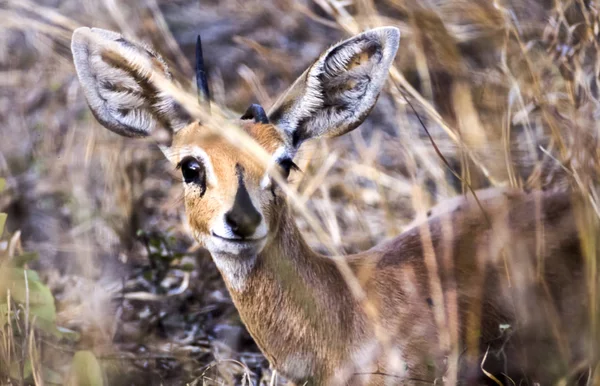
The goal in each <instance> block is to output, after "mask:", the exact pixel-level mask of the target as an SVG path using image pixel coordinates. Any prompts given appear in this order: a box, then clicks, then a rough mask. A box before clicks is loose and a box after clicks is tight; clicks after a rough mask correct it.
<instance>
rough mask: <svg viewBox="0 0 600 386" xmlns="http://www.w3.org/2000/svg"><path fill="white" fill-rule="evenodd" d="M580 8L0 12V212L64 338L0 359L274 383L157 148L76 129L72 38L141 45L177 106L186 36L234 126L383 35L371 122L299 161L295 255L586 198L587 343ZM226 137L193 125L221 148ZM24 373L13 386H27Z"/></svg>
mask: <svg viewBox="0 0 600 386" xmlns="http://www.w3.org/2000/svg"><path fill="white" fill-rule="evenodd" d="M586 4H587V2H585V1H583V0H581V1H580V0H573V1H562V2H557V4H549V2H546V1H494V2H491V1H487V0H477V1H472V0H471V1H468V0H436V1H430V2H427V3H424V2H423V3H422V2H418V1H401V0H385V1H382V2H378V3H377V5H376V4H375V3H374V2H373V1H371V0H355V1H354V2H341V1H337V0H314V2H303V1H298V2H296V1H291V0H280V1H273V2H259V1H237V0H222V1H211V2H202V5H201V6H198V3H197V2H193V1H185V0H180V1H162V0H139V1H136V2H127V3H126V2H116V1H114V0H104V1H102V2H92V1H74V0H56V1H40V2H38V3H30V2H28V1H17V0H15V1H4V2H2V1H0V31H1V33H0V37H1V40H2V42H3V44H1V45H0V122H2V123H1V126H0V130H1V134H2V135H1V136H0V138H1V139H0V177H5V178H6V179H7V183H8V190H7V191H6V192H5V193H3V194H2V195H0V211H3V212H7V213H8V215H9V217H8V230H9V231H10V232H11V234H15V232H17V231H18V230H20V232H21V235H22V236H21V238H22V240H23V244H24V248H25V250H30V251H36V252H38V253H39V256H40V257H39V259H38V261H36V262H35V263H32V266H33V267H34V268H35V269H37V270H38V272H40V275H41V276H42V279H43V281H44V282H45V283H47V285H48V286H49V287H50V289H51V290H52V293H53V294H54V296H55V300H56V305H57V321H56V323H57V325H59V326H62V327H66V328H70V329H72V330H75V331H77V332H79V334H80V339H79V340H78V341H77V342H65V341H64V340H63V341H61V340H57V339H53V338H51V337H45V336H43V335H42V336H40V335H39V334H38V333H37V332H35V335H34V331H35V330H34V329H32V330H31V334H25V336H27V338H29V341H31V343H28V342H27V341H25V342H23V341H18V340H17V339H13V338H12V335H11V334H12V332H11V331H8V333H7V334H4V335H2V336H1V337H0V338H1V339H0V358H7V356H11V355H12V357H14V355H13V354H14V352H15V347H16V345H18V346H19V347H21V346H22V347H25V348H26V349H25V350H23V349H22V347H21V348H20V349H19V350H20V352H21V353H22V352H27V353H29V354H28V355H31V357H32V358H34V359H35V360H33V361H32V362H33V363H35V364H39V365H40V366H42V365H43V367H45V368H48V369H52V370H53V371H55V372H57V373H59V374H62V376H63V377H65V378H64V379H66V377H67V376H68V374H69V371H70V370H69V369H70V366H71V363H72V362H71V360H72V355H73V353H74V352H75V351H77V350H91V351H92V352H93V353H94V354H95V356H96V357H97V358H98V359H99V360H100V363H101V364H102V366H103V369H104V372H105V374H106V377H107V379H106V381H107V382H108V383H109V384H121V383H122V384H128V383H134V381H135V383H140V384H141V383H142V380H146V381H148V382H152V383H157V384H158V383H165V384H172V383H186V382H188V383H191V384H219V383H220V382H224V383H226V384H231V383H243V382H247V380H248V378H251V379H252V380H253V382H256V381H257V380H259V379H262V382H263V383H264V384H272V383H275V379H274V378H273V376H272V373H271V371H270V370H269V369H268V364H267V363H266V361H265V360H264V358H263V357H262V356H261V355H260V353H259V352H258V350H257V348H256V347H255V345H254V344H253V343H252V342H251V339H250V338H249V336H248V334H247V332H245V330H244V328H243V326H242V325H241V323H240V321H239V318H238V316H237V313H236V312H235V309H234V308H233V305H232V304H231V301H230V300H229V298H228V295H227V293H226V290H225V289H224V286H223V284H222V282H221V279H220V278H219V276H218V274H217V272H216V270H215V268H214V267H213V265H212V264H211V261H210V258H209V256H208V255H207V253H206V252H205V251H203V250H201V249H199V248H197V247H196V246H195V245H194V242H193V240H191V238H190V237H189V235H188V234H187V232H186V229H185V225H183V224H184V221H182V219H183V207H182V199H181V190H180V186H179V184H178V183H177V180H176V178H174V174H173V173H172V168H171V166H170V165H169V164H168V163H167V162H166V161H164V160H163V159H162V154H160V152H159V151H158V150H157V149H155V148H154V146H153V145H152V144H151V143H144V142H142V143H140V142H139V141H132V140H127V139H123V138H120V137H118V136H116V135H114V134H112V133H109V132H108V131H106V130H104V129H102V128H101V127H100V126H99V125H98V124H97V123H96V122H95V120H94V119H93V117H92V116H91V114H90V112H89V110H88V108H87V106H86V104H85V101H84V99H83V95H82V93H81V90H80V89H79V85H78V82H77V79H76V76H75V72H74V68H73V65H72V61H71V57H70V50H69V45H70V36H71V31H72V30H73V29H74V28H75V27H77V26H79V25H90V26H97V27H103V28H107V29H112V30H118V31H121V32H123V33H124V34H125V35H127V36H130V37H132V38H138V39H139V40H144V41H147V42H148V43H150V44H151V45H153V46H154V47H155V48H156V50H157V51H158V52H161V53H162V54H163V56H164V57H165V58H166V59H167V60H168V61H169V62H170V63H171V67H172V68H173V69H174V72H175V74H176V77H177V78H178V79H180V80H181V81H182V83H183V85H184V88H187V89H189V90H191V89H192V87H191V85H192V80H193V79H192V69H191V66H190V62H189V58H192V53H193V44H194V43H195V37H196V34H197V33H201V34H202V36H203V43H204V50H205V56H206V60H207V62H208V63H207V65H208V68H209V71H210V76H211V79H210V82H211V87H212V89H213V95H214V99H215V104H216V105H220V106H227V107H229V108H231V110H233V111H243V110H244V109H245V107H246V106H248V104H249V103H252V102H256V101H258V102H260V103H262V104H263V105H264V106H265V107H267V106H268V105H269V104H270V103H271V102H272V101H274V100H275V99H276V97H277V95H278V94H279V93H280V92H282V91H283V90H284V89H285V88H286V87H287V86H288V85H289V84H291V82H292V81H293V80H294V79H295V77H296V76H298V75H299V74H300V73H301V72H302V71H303V70H304V69H305V68H306V67H307V66H308V65H309V64H310V63H311V62H312V60H314V58H316V56H317V55H318V54H319V53H320V52H321V51H322V50H323V49H325V48H326V47H327V46H328V45H330V44H331V43H333V42H334V41H335V40H336V39H340V38H342V37H344V36H347V35H348V34H352V33H356V32H358V31H360V30H363V29H366V28H368V27H374V26H378V25H394V26H397V27H399V28H400V29H401V31H402V33H403V36H402V39H401V46H400V50H399V53H398V56H397V60H396V66H395V67H394V68H393V70H392V72H391V81H390V82H389V86H388V88H387V90H386V92H385V93H384V95H382V96H381V98H380V101H379V103H378V105H377V107H376V108H375V109H374V111H373V113H372V114H371V116H370V118H369V119H368V120H367V121H366V122H365V124H363V125H362V126H361V129H360V130H358V131H356V132H353V133H352V134H351V135H348V136H345V137H341V138H338V139H335V140H331V141H321V142H318V143H313V144H311V145H310V146H308V147H307V148H306V149H304V151H303V153H302V154H301V155H300V156H299V157H298V160H297V163H298V164H299V166H300V168H301V169H302V170H303V173H301V174H297V175H296V176H295V177H294V178H293V180H292V183H291V185H290V188H291V189H290V194H291V195H292V201H293V202H294V203H295V205H296V209H297V212H298V224H299V226H300V228H301V229H302V231H303V233H304V234H305V236H306V238H307V240H308V241H309V243H310V244H311V246H313V247H314V248H316V249H317V250H320V251H323V252H332V251H334V252H335V251H342V252H348V253H350V252H356V251H360V250H364V249H366V248H368V247H370V246H372V245H374V244H375V243H377V242H379V241H381V240H383V239H385V238H387V237H390V236H393V235H396V234H398V233H399V232H400V231H402V229H404V228H405V227H406V226H407V225H408V224H409V223H410V221H411V220H412V219H413V218H414V217H415V215H416V216H420V215H421V216H422V215H424V213H426V211H427V210H428V209H429V208H430V207H431V206H432V205H433V204H435V203H436V202H439V201H440V200H443V199H444V198H447V197H450V196H453V195H456V194H457V193H458V192H461V191H464V192H468V191H469V190H470V189H476V188H481V187H485V186H489V185H497V186H503V185H512V186H517V187H522V188H524V189H539V188H544V189H563V188H564V187H565V186H571V187H575V188H576V189H578V190H579V191H580V192H581V194H583V195H584V196H585V197H587V201H586V203H587V204H586V205H587V206H586V208H582V211H583V213H585V214H586V216H583V217H582V220H581V221H582V222H583V227H582V228H583V229H585V230H587V231H586V232H583V235H584V237H583V245H584V246H585V250H586V251H587V252H586V257H587V258H588V261H589V269H588V272H589V277H588V281H589V285H590V293H591V294H593V295H594V296H592V304H591V305H590V318H592V321H593V324H594V325H597V323H596V319H595V318H597V314H598V312H597V311H598V304H597V303H598V299H597V297H596V296H595V294H596V292H597V291H596V288H597V283H598V270H597V263H596V262H597V258H598V250H599V247H598V244H597V241H596V240H597V236H598V232H597V230H598V218H599V217H600V209H599V208H600V203H599V201H598V200H599V198H598V192H599V190H598V188H599V183H598V173H599V172H600V160H599V158H600V146H599V144H598V137H599V135H600V131H599V129H598V125H597V123H596V121H597V116H598V112H599V109H598V107H599V105H598V102H599V95H598V90H599V89H600V88H599V87H598V81H599V79H598V71H599V70H598V68H600V62H598V57H599V56H598V55H599V54H600V52H599V51H598V40H597V32H596V31H597V28H598V22H599V18H598V13H597V11H596V8H595V7H594V6H589V5H586ZM181 97H182V98H184V99H185V98H186V97H187V98H189V96H186V94H182V96H181ZM197 114H199V115H202V114H204V113H203V112H202V111H197ZM228 114H229V113H228V111H223V116H227V115H228ZM205 118H206V117H205ZM221 118H222V117H221V116H220V115H219V114H213V117H212V118H210V119H212V121H211V120H210V119H208V121H209V123H210V124H211V125H212V126H213V127H216V128H222V127H223V126H222V125H224V124H226V123H225V122H224V121H222V120H221ZM204 121H207V119H205V120H204ZM232 130H234V128H232ZM231 132H233V131H229V133H231ZM232 138H234V137H233V136H232ZM244 145H245V143H241V146H244ZM438 152H439V153H441V154H443V157H440V155H439V154H438ZM455 174H456V175H455ZM138 230H142V231H143V232H142V233H141V234H140V233H139V232H138ZM7 246H8V244H7ZM165 257H168V258H169V260H168V264H166V265H165V264H164V259H165ZM188 267H191V268H192V269H191V270H190V269H188ZM341 268H342V269H343V267H341ZM434 276H435V275H432V277H434ZM432 280H433V282H432V283H431V285H432V288H435V286H436V283H435V277H434V278H433V279H432ZM434 300H435V299H434ZM435 303H436V304H442V302H441V301H440V302H438V301H437V300H435ZM450 318H452V316H450ZM447 322H448V323H446V321H441V322H440V323H441V325H443V326H446V325H447V326H450V328H448V329H447V331H445V334H444V335H445V336H446V344H451V343H452V342H454V341H455V340H456V339H457V338H456V336H455V334H454V332H453V328H452V326H453V325H454V324H453V321H452V320H449V321H447ZM8 326H11V325H10V324H9V325H8ZM22 326H23V327H25V328H26V329H29V328H30V327H31V323H30V321H27V322H26V323H24V324H22ZM20 355H21V354H20ZM584 367H592V366H591V363H587V364H584ZM40 368H41V367H40ZM0 369H2V367H1V366H0ZM34 374H37V375H36V378H37V380H34V379H33V378H32V379H29V380H28V382H31V383H34V381H35V382H36V383H40V382H41V381H40V379H42V378H43V374H42V373H41V372H37V373H36V372H35V371H34ZM454 376H455V374H454ZM594 376H596V377H597V376H598V375H594ZM40 377H41V378H40ZM452 380H453V374H452V373H449V374H448V378H447V379H446V381H447V382H448V383H449V384H452V383H453V382H452ZM0 382H2V383H4V382H9V380H8V378H7V377H6V375H4V376H3V378H2V381H0ZM11 382H13V383H15V382H16V383H19V380H18V379H13V380H12V381H11ZM46 383H48V381H46Z"/></svg>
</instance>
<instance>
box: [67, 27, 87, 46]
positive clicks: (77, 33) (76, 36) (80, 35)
mask: <svg viewBox="0 0 600 386" xmlns="http://www.w3.org/2000/svg"><path fill="white" fill-rule="evenodd" d="M90 32H91V30H90V29H89V28H88V27H79V28H76V29H75V30H74V31H73V35H72V36H71V47H74V46H75V45H77V44H81V43H83V42H84V41H85V37H86V36H87V35H89V34H90Z"/></svg>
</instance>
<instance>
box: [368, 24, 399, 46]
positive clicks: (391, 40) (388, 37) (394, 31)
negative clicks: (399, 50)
mask: <svg viewBox="0 0 600 386" xmlns="http://www.w3.org/2000/svg"><path fill="white" fill-rule="evenodd" d="M371 32H374V33H376V34H377V35H379V36H381V37H383V39H384V40H385V42H386V43H387V44H388V45H390V46H396V47H397V46H398V45H399V44H400V35H401V33H400V29H399V28H397V27H392V26H385V27H379V28H375V29H372V30H371Z"/></svg>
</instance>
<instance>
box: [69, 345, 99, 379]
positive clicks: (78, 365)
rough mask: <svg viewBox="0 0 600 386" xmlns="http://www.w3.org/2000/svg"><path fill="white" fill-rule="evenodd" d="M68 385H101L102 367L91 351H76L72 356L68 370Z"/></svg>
mask: <svg viewBox="0 0 600 386" xmlns="http://www.w3.org/2000/svg"><path fill="white" fill-rule="evenodd" d="M68 384H69V385H80V386H102V385H104V377H103V375H102V368H101V367H100V364H99V363H98V360H97V359H96V356H95V355H94V354H93V353H92V352H91V351H78V352H76V353H75V356H74V357H73V363H72V365H71V371H70V372H69V382H68Z"/></svg>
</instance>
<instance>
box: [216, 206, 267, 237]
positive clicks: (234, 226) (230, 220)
mask: <svg viewBox="0 0 600 386" xmlns="http://www.w3.org/2000/svg"><path fill="white" fill-rule="evenodd" d="M247 209H250V208H247ZM261 220H262V216H261V215H260V213H258V212H257V211H256V209H254V206H252V207H251V210H247V211H244V210H239V208H236V207H235V206H234V208H233V209H232V210H230V211H229V212H227V213H226V214H225V221H226V222H227V225H228V226H229V228H231V231H232V232H233V233H234V234H235V235H236V236H239V237H242V238H246V237H251V236H252V235H254V232H255V231H256V228H258V226H259V225H260V222H261Z"/></svg>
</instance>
